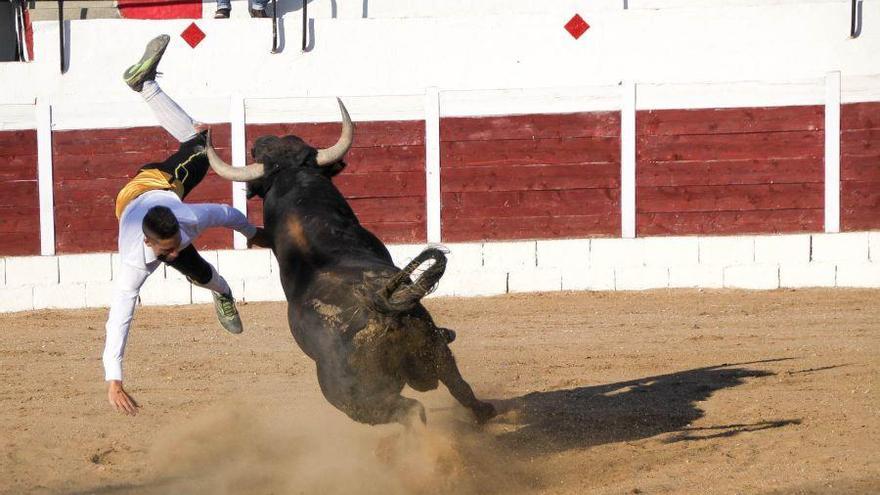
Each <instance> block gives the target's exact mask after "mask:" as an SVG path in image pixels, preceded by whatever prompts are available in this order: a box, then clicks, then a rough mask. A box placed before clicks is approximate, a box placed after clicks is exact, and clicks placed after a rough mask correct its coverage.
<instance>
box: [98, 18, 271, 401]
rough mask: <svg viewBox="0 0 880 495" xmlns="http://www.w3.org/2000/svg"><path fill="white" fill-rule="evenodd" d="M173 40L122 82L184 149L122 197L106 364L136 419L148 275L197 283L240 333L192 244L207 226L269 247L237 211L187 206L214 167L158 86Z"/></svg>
mask: <svg viewBox="0 0 880 495" xmlns="http://www.w3.org/2000/svg"><path fill="white" fill-rule="evenodd" d="M169 40H170V38H169V37H168V36H167V35H162V36H159V37H157V38H155V39H153V40H152V41H150V42H149V44H148V45H147V48H146V51H145V52H144V55H143V57H142V58H141V60H140V62H138V63H137V64H135V65H133V66H131V67H130V68H129V69H128V70H127V71H126V72H125V75H124V76H123V77H124V79H125V82H126V83H127V84H128V85H129V86H130V87H131V88H132V89H133V90H134V91H137V92H138V93H140V95H141V96H142V97H143V98H144V100H145V101H146V103H147V105H148V106H149V107H150V109H151V110H152V111H153V113H154V114H155V115H156V117H157V119H158V120H159V123H160V124H161V125H162V127H164V128H165V130H166V131H168V132H169V133H170V134H171V135H173V136H174V137H175V138H176V139H177V140H178V141H180V143H181V144H180V148H179V149H178V151H177V152H176V153H174V154H173V155H171V156H170V157H169V158H168V159H167V160H165V161H164V162H162V163H150V164H147V165H144V166H143V167H141V168H140V169H139V170H138V173H137V175H135V177H134V178H133V179H132V180H131V181H129V182H128V183H127V184H126V185H125V186H124V187H123V188H122V190H120V191H119V195H118V196H117V197H116V216H117V218H119V255H120V272H119V275H118V277H117V280H116V285H115V286H114V293H113V299H112V301H111V304H110V314H109V316H108V318H107V325H106V330H107V338H106V341H105V346H104V354H103V362H104V374H105V379H106V380H107V382H108V390H107V397H108V400H109V401H110V404H112V405H113V406H114V407H116V409H117V410H118V411H120V412H123V413H126V414H131V415H134V414H136V413H137V408H138V405H137V403H136V402H135V401H134V399H132V397H131V396H130V395H129V394H128V393H127V392H126V391H125V389H124V388H123V386H122V357H123V355H124V351H125V343H126V340H127V338H128V331H129V327H130V326H131V320H132V316H133V315H134V308H135V305H136V303H137V297H138V293H139V292H140V289H141V286H142V285H143V284H144V281H146V279H147V277H148V276H149V275H150V274H151V273H152V272H153V271H154V270H155V269H156V268H158V267H159V265H160V264H161V263H165V264H167V265H168V266H171V267H172V268H174V269H176V270H177V271H179V272H180V273H182V274H184V275H185V276H186V277H187V279H188V280H189V281H190V282H192V283H193V284H195V285H198V286H200V287H204V288H206V289H209V290H211V291H212V292H213V294H214V307H215V309H216V312H217V317H218V319H219V320H220V324H221V325H222V326H223V328H225V329H226V330H228V331H229V332H231V333H234V334H238V333H241V332H242V324H241V319H240V318H239V315H238V310H237V309H236V308H235V299H233V297H232V291H231V290H230V288H229V284H227V283H226V280H224V279H223V277H221V276H220V274H219V273H217V270H215V269H214V267H213V266H211V265H210V264H209V263H208V262H207V261H205V259H204V258H202V256H201V255H199V253H198V251H196V249H195V247H194V246H193V244H192V243H193V242H194V241H195V239H196V238H197V237H198V236H199V235H200V234H201V233H202V231H204V230H205V229H207V228H211V227H226V228H230V229H234V230H236V231H238V232H240V233H241V234H243V235H244V236H245V237H247V238H248V245H249V246H251V245H258V246H265V245H266V241H265V235H264V234H263V232H262V229H259V228H257V227H255V226H253V225H251V224H250V223H249V222H248V220H247V218H246V217H245V216H244V215H243V214H242V213H241V212H239V211H238V210H236V209H234V208H232V207H230V206H227V205H218V204H187V203H184V202H183V201H182V199H183V198H185V197H186V196H187V194H189V193H190V191H192V189H193V188H194V187H195V186H196V185H197V184H198V183H199V182H201V180H202V179H203V178H204V177H205V174H206V173H207V171H208V167H209V164H208V160H207V157H206V155H205V144H206V138H205V133H204V132H198V131H197V130H196V126H195V122H194V121H193V120H192V119H191V118H190V116H189V115H187V113H186V112H184V111H183V109H181V108H180V107H179V106H178V105H177V104H176V103H175V102H174V101H173V100H172V99H171V98H170V97H168V95H166V94H165V93H164V92H163V91H162V89H161V88H159V85H158V84H156V81H155V75H156V67H157V66H158V64H159V60H161V58H162V55H163V54H164V52H165V48H166V47H167V46H168V42H169Z"/></svg>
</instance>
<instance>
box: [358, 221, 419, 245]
mask: <svg viewBox="0 0 880 495" xmlns="http://www.w3.org/2000/svg"><path fill="white" fill-rule="evenodd" d="M363 225H364V227H365V228H366V229H367V230H369V231H370V232H372V233H373V234H374V235H375V236H376V237H378V238H379V239H381V240H382V242H385V243H389V244H390V243H422V242H425V241H426V240H427V234H426V232H425V224H424V222H421V223H419V222H415V223H413V222H382V223H365V224H363Z"/></svg>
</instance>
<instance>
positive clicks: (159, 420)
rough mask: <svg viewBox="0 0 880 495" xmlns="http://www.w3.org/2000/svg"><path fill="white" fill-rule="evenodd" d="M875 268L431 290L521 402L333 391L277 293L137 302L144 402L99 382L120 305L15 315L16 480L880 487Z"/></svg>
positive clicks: (298, 486) (8, 455)
mask: <svg viewBox="0 0 880 495" xmlns="http://www.w3.org/2000/svg"><path fill="white" fill-rule="evenodd" d="M878 301H880V291H857V290H804V291H774V292H732V291H706V292H698V291H652V292H643V293H567V294H552V295H550V294H543V295H517V296H507V297H499V298H489V299H434V300H429V301H428V306H429V308H430V309H431V310H432V311H433V313H434V316H435V319H436V320H437V321H438V323H440V324H442V325H444V326H449V327H451V328H454V329H456V330H457V331H458V340H457V341H456V342H455V343H454V344H453V350H454V351H455V353H456V355H457V358H458V362H459V365H460V367H461V369H462V372H463V374H464V376H465V378H466V379H467V380H469V381H470V383H471V384H472V385H473V386H474V389H475V390H476V391H477V393H478V395H480V396H481V397H486V398H491V399H494V400H497V401H498V405H499V406H500V407H503V408H505V409H506V410H507V412H506V413H505V414H503V415H502V416H500V417H499V418H497V419H495V420H493V421H492V422H491V423H490V424H489V425H487V426H486V427H484V428H482V429H481V428H477V427H474V426H473V425H471V423H470V422H469V421H468V416H467V414H466V412H465V411H464V410H463V409H462V408H460V407H459V406H457V405H456V404H455V403H454V402H453V400H452V399H451V397H450V396H449V394H448V392H446V390H445V389H444V388H443V387H442V386H441V388H440V389H439V390H438V391H435V392H432V393H429V394H418V393H415V392H413V391H411V390H407V391H405V392H404V393H405V394H406V395H409V396H411V397H416V398H419V399H421V400H422V401H423V402H424V403H425V404H426V406H427V408H428V415H429V417H428V421H429V425H428V428H427V430H425V431H421V432H416V433H413V434H404V433H402V429H401V428H400V427H398V426H393V425H392V426H382V427H367V426H362V425H358V424H354V423H352V422H351V421H349V420H348V419H347V418H346V417H345V416H343V415H342V414H341V413H339V412H337V411H336V410H335V409H333V408H332V407H331V406H329V405H328V404H327V403H326V402H325V401H324V399H323V398H322V396H321V394H320V391H319V389H318V385H317V380H316V378H315V374H314V366H313V364H312V363H311V361H309V360H308V358H306V357H305V356H304V355H303V354H302V352H301V351H300V350H299V348H297V347H296V344H295V343H294V342H293V339H292V338H291V336H290V333H289V332H288V330H287V325H286V322H285V318H284V314H285V309H284V305H282V304H275V303H271V304H270V303H266V304H248V305H244V306H242V308H241V310H242V313H243V316H244V318H245V323H246V325H247V328H246V330H245V333H244V334H243V335H241V336H239V337H235V336H231V335H227V334H226V333H224V332H223V331H222V330H220V328H219V326H218V325H217V324H216V322H215V321H214V320H213V318H214V317H213V310H212V309H211V308H210V307H209V306H187V307H176V308H173V307H172V308H141V309H139V311H138V315H137V316H136V319H135V324H134V328H133V331H132V334H131V337H130V340H129V346H128V350H127V356H126V372H127V374H126V378H127V381H126V387H127V389H128V390H129V391H130V392H131V393H132V394H133V395H134V397H135V398H136V399H137V400H138V401H139V402H140V403H141V405H142V408H141V411H140V414H139V415H138V416H137V417H134V418H131V417H127V416H123V415H120V414H118V413H116V412H115V411H114V410H113V409H112V408H111V407H110V405H109V404H108V403H107V400H106V390H105V386H104V382H103V379H102V376H103V375H102V368H101V361H100V354H101V350H102V346H103V340H104V337H103V333H104V330H103V324H104V318H105V316H106V313H105V310H83V311H40V312H33V313H19V314H12V315H0V370H2V382H0V425H2V426H0V493H9V494H13V493H15V494H17V493H99V494H123V493H124V494H143V493H146V494H156V493H188V494H189V493H204V494H208V493H211V494H223V493H234V494H269V493H275V494H296V493H305V494H311V493H320V494H335V493H357V494H410V493H468V494H477V493H480V494H482V493H499V494H519V493H566V494H580V493H598V494H637V493H644V494H656V493H694V494H697V493H699V494H704V493H731V494H732V493H742V494H795V493H810V494H812V493H834V494H848V493H880V446H878V445H880V401H878V393H880V389H878V385H880V383H878V377H880V304H878Z"/></svg>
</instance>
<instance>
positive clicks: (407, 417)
mask: <svg viewBox="0 0 880 495" xmlns="http://www.w3.org/2000/svg"><path fill="white" fill-rule="evenodd" d="M317 368H318V384H319V385H320V387H321V392H323V394H324V397H325V398H326V399H327V401H328V402H330V404H332V405H333V406H334V407H335V408H337V409H339V410H340V411H342V412H344V413H345V414H346V415H347V416H348V417H349V418H351V419H353V420H355V421H357V422H359V423H366V424H370V425H379V424H386V423H400V424H402V425H404V426H411V425H412V423H413V422H414V421H416V418H419V419H420V420H421V422H422V423H423V424H424V423H425V422H426V419H425V407H424V406H422V404H421V403H420V402H419V401H417V400H414V399H409V398H407V397H403V396H402V395H400V389H401V388H403V385H402V384H401V385H400V386H388V387H383V388H380V389H378V390H377V389H376V388H375V387H366V386H365V385H364V383H363V382H362V381H361V380H362V378H360V379H359V377H358V376H357V375H354V374H352V373H350V372H348V371H346V370H345V369H344V368H343V367H341V366H334V364H333V363H330V362H320V363H317Z"/></svg>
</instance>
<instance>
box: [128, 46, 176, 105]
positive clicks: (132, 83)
mask: <svg viewBox="0 0 880 495" xmlns="http://www.w3.org/2000/svg"><path fill="white" fill-rule="evenodd" d="M169 41H171V37H170V36H168V35H167V34H162V35H159V36H156V37H155V38H153V39H152V40H150V42H149V43H147V49H146V50H144V56H143V57H141V60H140V62H138V63H136V64H134V65H132V66H131V67H129V68H128V69H127V70H126V71H125V74H123V75H122V79H123V80H125V84H128V86H129V87H130V88H131V89H133V90H135V91H137V92H140V91H141V90H142V89H143V88H144V82H145V81H152V80H153V79H155V78H156V67H157V66H158V65H159V61H160V60H162V55H163V54H164V53H165V48H167V47H168V42H169Z"/></svg>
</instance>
